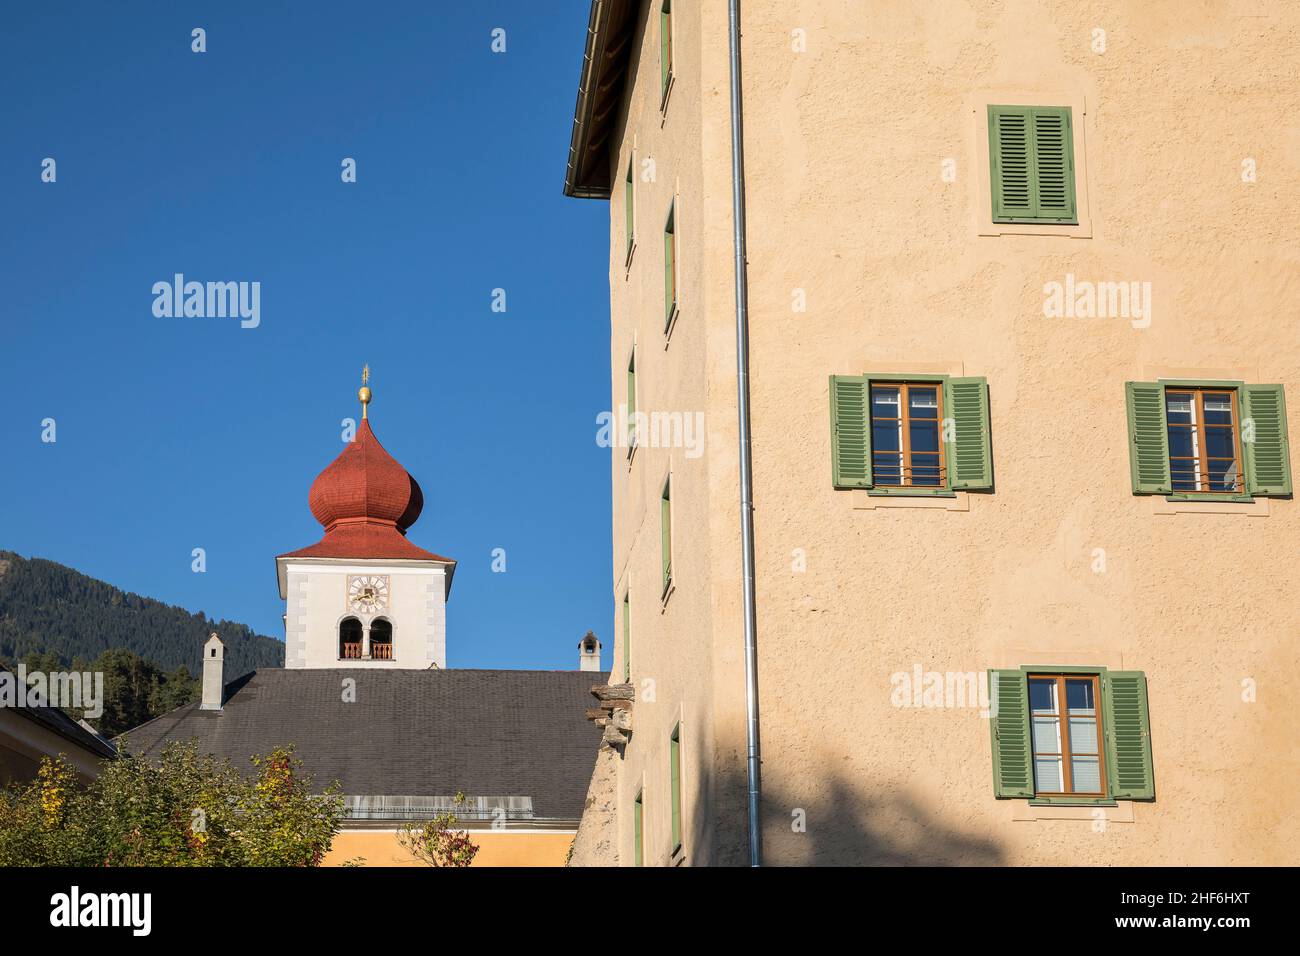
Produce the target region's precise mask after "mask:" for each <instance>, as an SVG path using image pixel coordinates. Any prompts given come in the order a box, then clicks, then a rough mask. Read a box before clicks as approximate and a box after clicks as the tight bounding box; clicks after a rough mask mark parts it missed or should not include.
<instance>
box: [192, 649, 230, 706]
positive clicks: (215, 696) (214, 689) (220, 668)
mask: <svg viewBox="0 0 1300 956" xmlns="http://www.w3.org/2000/svg"><path fill="white" fill-rule="evenodd" d="M225 660H226V645H225V644H222V643H221V638H219V637H217V632H216V631H213V632H212V634H211V635H210V636H209V637H208V642H207V643H206V644H204V645H203V702H202V703H201V704H199V710H220V709H221V705H222V704H223V703H224V702H225V701H224V700H223V697H224V692H225V686H226V685H225V678H224V676H223V675H224V671H225Z"/></svg>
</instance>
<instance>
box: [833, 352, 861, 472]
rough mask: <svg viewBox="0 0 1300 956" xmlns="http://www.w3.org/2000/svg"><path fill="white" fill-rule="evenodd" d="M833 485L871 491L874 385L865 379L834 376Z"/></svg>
mask: <svg viewBox="0 0 1300 956" xmlns="http://www.w3.org/2000/svg"><path fill="white" fill-rule="evenodd" d="M830 393H831V482H832V484H833V485H834V486H835V487H836V488H870V487H871V384H870V382H868V380H867V377H866V376H865V375H832V376H831V385H830Z"/></svg>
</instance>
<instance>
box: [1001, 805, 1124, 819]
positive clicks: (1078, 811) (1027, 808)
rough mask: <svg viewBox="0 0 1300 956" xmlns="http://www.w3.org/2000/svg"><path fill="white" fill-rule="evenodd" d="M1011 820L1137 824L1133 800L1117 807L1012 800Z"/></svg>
mask: <svg viewBox="0 0 1300 956" xmlns="http://www.w3.org/2000/svg"><path fill="white" fill-rule="evenodd" d="M1009 802H1010V803H1011V819H1012V821H1014V822H1016V823H1032V822H1035V821H1037V820H1074V821H1077V822H1082V823H1092V822H1093V821H1095V820H1105V821H1106V822H1107V823H1136V822H1137V817H1136V816H1135V815H1134V812H1133V801H1132V800H1118V801H1116V803H1115V806H1113V807H1108V806H1104V805H1102V804H1092V805H1087V804H1084V805H1081V806H1067V805H1057V806H1034V805H1033V804H1031V803H1030V802H1029V801H1028V800H1011V801H1009Z"/></svg>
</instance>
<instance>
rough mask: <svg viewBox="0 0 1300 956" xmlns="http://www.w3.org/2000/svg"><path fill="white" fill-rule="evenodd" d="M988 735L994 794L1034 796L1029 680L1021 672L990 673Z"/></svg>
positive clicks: (998, 795) (999, 795) (1001, 795)
mask: <svg viewBox="0 0 1300 956" xmlns="http://www.w3.org/2000/svg"><path fill="white" fill-rule="evenodd" d="M989 693H990V696H991V700H990V704H991V706H992V708H993V712H992V713H991V714H989V733H990V734H991V735H992V738H993V794H994V796H996V797H1000V798H1006V797H1032V796H1033V795H1034V767H1033V759H1034V757H1033V752H1032V750H1031V748H1030V739H1029V681H1028V680H1027V679H1026V677H1025V675H1024V674H1022V673H1021V672H1020V671H1018V670H1015V671H994V670H991V671H989Z"/></svg>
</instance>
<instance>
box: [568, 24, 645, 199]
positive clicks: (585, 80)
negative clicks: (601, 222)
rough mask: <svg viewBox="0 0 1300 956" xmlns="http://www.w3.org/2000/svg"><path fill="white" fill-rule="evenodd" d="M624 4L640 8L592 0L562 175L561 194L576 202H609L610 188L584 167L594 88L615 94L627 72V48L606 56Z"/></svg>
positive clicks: (590, 130)
mask: <svg viewBox="0 0 1300 956" xmlns="http://www.w3.org/2000/svg"><path fill="white" fill-rule="evenodd" d="M627 3H632V4H634V5H635V6H638V7H639V6H640V2H639V0H591V13H590V15H589V16H588V18H587V42H586V45H585V47H584V49H583V53H582V76H581V78H580V79H579V81H578V101H577V103H576V104H575V105H574V108H573V131H572V133H571V134H570V136H569V165H568V169H567V170H566V172H565V175H564V194H565V195H566V196H572V197H574V198H576V199H608V198H609V195H610V189H611V187H610V186H609V185H601V184H600V181H599V180H596V181H595V182H593V181H592V178H591V170H590V169H588V168H587V167H586V160H587V155H586V153H587V147H588V144H589V143H590V142H591V138H592V132H593V127H594V113H595V103H596V100H595V95H594V94H595V92H596V88H597V87H598V86H601V87H606V88H609V87H611V86H612V87H614V91H615V93H618V92H619V91H620V89H621V87H622V85H623V80H624V74H625V73H626V71H627V64H628V59H629V56H630V51H629V50H628V49H626V48H624V49H623V50H622V51H621V53H620V54H619V55H617V56H616V57H615V59H614V60H612V61H610V60H607V58H606V56H605V50H606V45H607V43H608V41H609V30H608V27H609V24H610V17H611V16H612V13H613V9H614V6H615V4H627ZM602 63H603V64H605V66H606V67H607V71H606V72H605V73H604V74H603V75H602V74H601V73H600V64H602ZM610 121H611V118H610V117H608V116H606V117H605V122H610Z"/></svg>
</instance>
